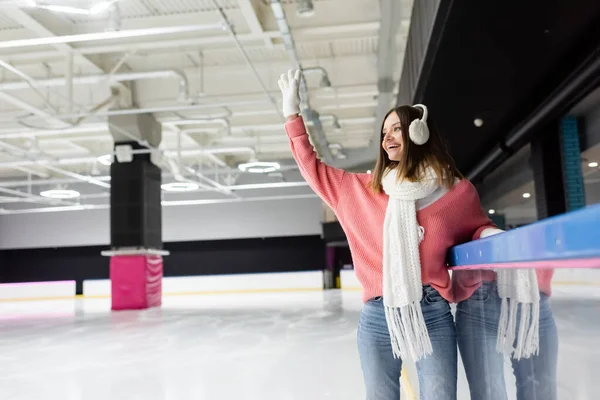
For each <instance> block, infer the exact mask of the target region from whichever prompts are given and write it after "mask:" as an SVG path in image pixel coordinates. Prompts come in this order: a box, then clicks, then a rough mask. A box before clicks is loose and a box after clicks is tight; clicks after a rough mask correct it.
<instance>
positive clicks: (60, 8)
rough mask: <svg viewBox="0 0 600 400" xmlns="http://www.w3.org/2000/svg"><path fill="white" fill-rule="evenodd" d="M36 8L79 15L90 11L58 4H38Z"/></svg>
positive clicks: (88, 13) (87, 13)
mask: <svg viewBox="0 0 600 400" xmlns="http://www.w3.org/2000/svg"><path fill="white" fill-rule="evenodd" d="M37 7H38V8H43V9H45V10H49V11H56V12H61V13H65V14H79V15H90V11H89V10H86V9H85V8H77V7H69V6H59V5H53V4H49V5H38V6H37Z"/></svg>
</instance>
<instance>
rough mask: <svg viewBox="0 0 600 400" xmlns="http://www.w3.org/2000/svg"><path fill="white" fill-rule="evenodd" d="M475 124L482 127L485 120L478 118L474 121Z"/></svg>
mask: <svg viewBox="0 0 600 400" xmlns="http://www.w3.org/2000/svg"><path fill="white" fill-rule="evenodd" d="M473 124H475V126H476V127H478V128H479V127H481V126H482V125H483V120H482V119H481V118H476V119H475V120H474V121H473Z"/></svg>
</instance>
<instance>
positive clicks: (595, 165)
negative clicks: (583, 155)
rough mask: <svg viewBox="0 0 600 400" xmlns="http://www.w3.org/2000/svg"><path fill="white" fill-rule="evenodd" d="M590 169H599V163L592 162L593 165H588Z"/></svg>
mask: <svg viewBox="0 0 600 400" xmlns="http://www.w3.org/2000/svg"><path fill="white" fill-rule="evenodd" d="M588 167H590V168H597V167H598V163H597V162H596V161H592V162H591V163H589V164H588Z"/></svg>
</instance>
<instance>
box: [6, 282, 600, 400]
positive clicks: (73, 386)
mask: <svg viewBox="0 0 600 400" xmlns="http://www.w3.org/2000/svg"><path fill="white" fill-rule="evenodd" d="M585 290H586V291H587V293H591V292H590V291H592V292H594V291H597V290H598V288H585ZM575 294H579V295H578V297H577V296H575ZM552 302H553V308H554V312H555V317H556V319H557V322H558V326H559V335H560V361H559V363H560V365H559V389H560V397H559V398H560V399H569V400H579V399H582V400H583V399H597V398H599V397H598V395H597V393H598V391H599V389H600V380H598V379H597V377H596V376H597V371H598V367H597V364H596V363H597V362H598V361H597V360H598V359H599V358H600V346H599V345H600V298H599V297H598V296H595V298H594V296H581V291H577V289H572V288H568V290H566V289H565V290H564V291H561V290H558V289H556V290H555V296H554V297H553V299H552ZM360 307H361V304H360V298H359V293H358V292H348V291H327V292H296V293H270V294H236V295H201V296H167V297H165V298H164V300H163V306H162V307H161V308H158V309H151V310H145V311H126V312H111V311H110V310H109V308H110V302H109V300H90V299H85V300H76V301H72V300H54V301H44V302H16V303H0V399H1V400H13V399H14V400H34V399H35V400H46V399H47V400H54V399H56V400H58V399H60V400H75V399H77V400H79V399H85V400H107V399H110V400H120V399H127V400H135V399H144V400H159V399H160V400H175V399H177V400H183V399H211V400H212V399H215V400H220V399H227V400H229V399H232V400H234V399H235V400H241V399H247V400H254V399H260V400H291V399H298V400H300V399H302V400H319V399H336V400H337V399H339V400H342V399H343V400H354V399H356V400H359V399H364V398H365V396H364V389H363V383H362V374H361V370H360V365H359V361H358V353H357V350H356V328H357V320H358V316H359V311H360ZM407 371H408V375H409V377H410V380H411V381H412V382H413V385H415V388H414V389H415V390H417V391H418V387H417V386H418V385H417V383H416V379H415V376H414V369H413V368H412V367H411V366H407ZM507 376H510V370H509V369H507ZM507 380H508V384H509V385H511V379H510V378H509V379H507ZM512 382H514V381H512ZM513 384H514V383H513ZM459 387H460V390H459V398H460V399H468V398H469V396H468V394H467V390H466V381H465V379H464V375H461V377H460V381H459ZM511 397H514V391H513V392H511ZM403 398H409V397H408V396H403Z"/></svg>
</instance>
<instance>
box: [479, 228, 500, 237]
mask: <svg viewBox="0 0 600 400" xmlns="http://www.w3.org/2000/svg"><path fill="white" fill-rule="evenodd" d="M499 233H504V231H503V230H502V229H498V228H485V229H484V230H483V231H481V235H479V238H480V239H483V238H486V237H488V236H494V235H497V234H499Z"/></svg>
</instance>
